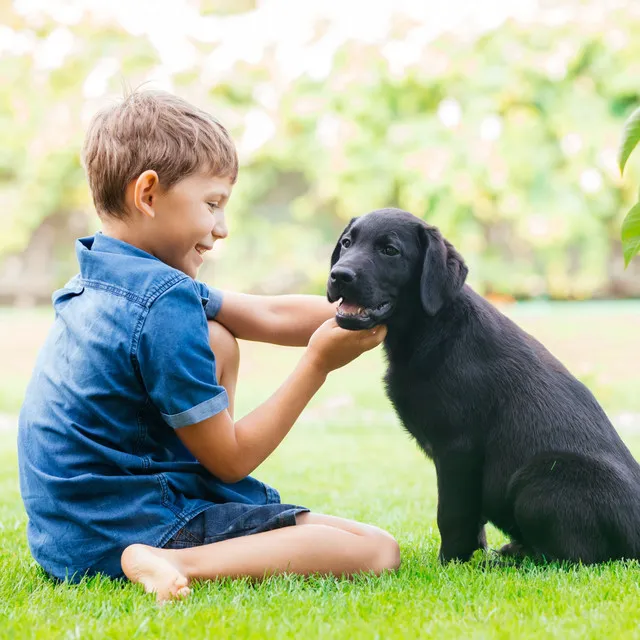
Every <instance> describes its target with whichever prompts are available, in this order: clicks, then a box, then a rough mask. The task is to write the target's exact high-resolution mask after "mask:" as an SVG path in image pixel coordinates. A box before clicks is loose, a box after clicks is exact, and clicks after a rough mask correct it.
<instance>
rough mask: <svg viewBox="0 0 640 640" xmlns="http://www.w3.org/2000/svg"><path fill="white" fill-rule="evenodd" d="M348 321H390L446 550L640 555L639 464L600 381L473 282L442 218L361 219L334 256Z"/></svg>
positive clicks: (396, 368) (397, 370)
mask: <svg viewBox="0 0 640 640" xmlns="http://www.w3.org/2000/svg"><path fill="white" fill-rule="evenodd" d="M331 267H332V268H331V275H330V278H329V283H328V297H329V300H330V301H335V300H338V299H339V298H342V303H341V305H340V306H339V308H338V311H337V316H336V318H337V322H338V324H339V325H340V326H342V327H344V328H347V329H364V328H369V327H372V326H375V325H378V324H386V325H387V326H388V334H387V337H386V339H385V350H386V353H387V357H388V365H389V366H388V369H387V373H386V377H385V382H386V387H387V393H388V395H389V398H390V399H391V402H392V403H393V405H394V407H395V409H396V411H397V412H398V415H399V417H400V419H401V420H402V422H403V423H404V425H405V427H406V428H407V430H408V431H409V432H410V433H411V434H412V435H413V436H414V438H416V440H417V441H418V443H419V444H420V446H421V447H422V449H424V451H425V453H426V454H427V455H428V456H430V457H431V458H433V460H434V462H435V466H436V471H437V476H438V528H439V529H440V535H441V540H442V545H441V548H440V558H441V559H442V560H445V561H446V560H452V559H459V560H467V559H469V557H470V556H471V555H472V554H473V552H474V551H475V550H476V549H484V548H486V540H485V534H484V525H485V523H486V522H488V521H489V522H492V523H493V524H495V525H496V526H497V527H499V528H500V529H501V530H502V531H504V532H505V533H506V534H507V535H509V536H510V538H511V540H512V542H511V544H508V545H506V546H505V547H503V549H502V550H501V551H502V552H503V553H504V554H512V555H524V554H528V555H531V556H533V557H535V558H539V559H546V560H567V561H581V562H584V563H594V562H603V561H606V560H610V559H617V558H640V466H639V465H638V463H637V462H636V461H635V460H634V458H633V456H632V455H631V453H630V452H629V450H628V449H627V447H626V446H625V445H624V443H623V442H622V440H621V439H620V437H619V436H618V434H617V433H616V431H615V429H614V428H613V426H612V424H611V423H610V421H609V420H608V418H607V416H606V415H605V413H604V411H603V410H602V408H601V407H600V405H599V404H598V403H597V401H596V400H595V398H594V397H593V395H592V394H591V393H590V392H589V390H588V389H587V388H586V387H585V386H584V385H583V384H582V383H580V382H579V381H578V380H577V379H576V378H574V377H573V376H572V375H571V374H570V373H569V371H567V369H565V367H564V366H563V365H562V364H561V363H560V362H559V361H558V360H556V358H554V357H553V356H552V355H551V354H550V353H549V352H548V351H547V350H546V349H545V348H544V347H543V346H542V345H541V344H540V343H539V342H537V341H536V340H535V339H534V338H532V337H531V336H530V335H528V334H527V333H525V332H524V331H522V330H521V329H520V328H519V327H518V326H517V325H515V324H514V323H513V322H512V321H511V320H509V319H508V318H506V317H505V316H504V315H502V314H501V313H500V312H499V311H498V310H497V309H495V308H494V307H493V306H492V305H491V304H489V303H488V302H487V301H485V300H484V299H483V298H482V297H481V296H479V295H478V294H476V293H475V292H474V291H473V290H472V289H471V288H470V287H469V286H468V285H465V278H466V276H467V267H466V266H465V263H464V261H463V259H462V258H461V256H460V255H459V254H458V252H457V251H456V250H455V249H454V247H453V246H452V245H451V244H450V243H449V242H447V241H446V240H445V239H444V238H443V237H442V235H441V234H440V232H439V231H438V229H436V228H435V227H432V226H429V225H427V224H426V223H424V222H423V221H421V220H420V219H418V218H416V217H414V216H413V215H411V214H410V213H407V212H405V211H400V210H398V209H382V210H379V211H374V212H372V213H369V214H367V215H365V216H363V217H360V218H354V219H353V220H351V222H350V223H349V225H348V226H347V228H346V229H345V230H344V232H343V233H342V236H341V237H340V239H339V241H338V244H337V245H336V248H335V250H334V252H333V255H332V257H331Z"/></svg>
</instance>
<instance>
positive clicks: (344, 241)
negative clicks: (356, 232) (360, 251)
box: [342, 238, 351, 249]
mask: <svg viewBox="0 0 640 640" xmlns="http://www.w3.org/2000/svg"><path fill="white" fill-rule="evenodd" d="M342 246H343V247H344V248H345V249H348V248H349V247H350V246H351V240H349V238H343V239H342Z"/></svg>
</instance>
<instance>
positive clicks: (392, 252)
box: [382, 244, 400, 256]
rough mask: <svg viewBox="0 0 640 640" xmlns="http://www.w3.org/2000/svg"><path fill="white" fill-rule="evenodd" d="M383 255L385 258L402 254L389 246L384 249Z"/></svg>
mask: <svg viewBox="0 0 640 640" xmlns="http://www.w3.org/2000/svg"><path fill="white" fill-rule="evenodd" d="M382 253H384V255H385V256H397V255H398V254H399V253H400V252H399V251H398V250H397V249H396V248H395V247H392V246H391V245H390V244H388V245H387V246H386V247H383V248H382Z"/></svg>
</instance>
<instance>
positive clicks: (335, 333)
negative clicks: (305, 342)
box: [307, 318, 387, 373]
mask: <svg viewBox="0 0 640 640" xmlns="http://www.w3.org/2000/svg"><path fill="white" fill-rule="evenodd" d="M386 335H387V327H385V326H383V325H380V326H378V327H374V328H373V329H365V330H363V331H349V330H347V329H341V328H340V327H339V326H338V324H337V323H336V321H335V318H331V319H330V320H327V321H326V322H325V323H324V324H322V325H320V327H319V328H318V329H317V330H316V332H315V333H314V334H313V335H312V336H311V339H310V340H309V346H308V347H307V355H308V356H309V357H310V358H312V360H313V362H314V364H315V365H316V366H318V367H319V368H320V369H321V370H322V371H323V372H324V373H329V372H330V371H333V370H334V369H339V368H340V367H343V366H344V365H345V364H348V363H349V362H351V361H352V360H354V359H355V358H357V357H358V356H359V355H361V354H363V353H364V352H365V351H369V349H373V348H374V347H377V346H378V345H379V344H380V343H381V342H382V341H383V340H384V338H385V336H386Z"/></svg>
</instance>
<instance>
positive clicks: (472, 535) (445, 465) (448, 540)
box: [436, 451, 487, 562]
mask: <svg viewBox="0 0 640 640" xmlns="http://www.w3.org/2000/svg"><path fill="white" fill-rule="evenodd" d="M436 471H437V473H438V529H439V530H440V538H441V546H440V560H441V561H442V562H449V561H450V560H462V561H466V560H469V558H470V557H471V556H472V555H473V552H474V551H475V550H476V549H486V548H487V541H486V537H485V531H484V525H485V520H484V518H483V517H482V466H481V463H480V461H479V460H478V456H477V455H474V454H472V453H469V452H457V451H451V452H447V453H446V454H444V455H442V456H439V457H438V458H437V460H436Z"/></svg>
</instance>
